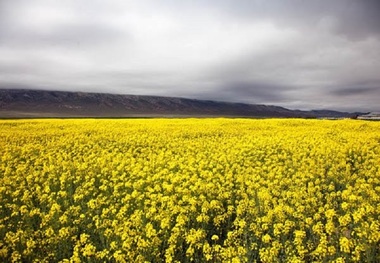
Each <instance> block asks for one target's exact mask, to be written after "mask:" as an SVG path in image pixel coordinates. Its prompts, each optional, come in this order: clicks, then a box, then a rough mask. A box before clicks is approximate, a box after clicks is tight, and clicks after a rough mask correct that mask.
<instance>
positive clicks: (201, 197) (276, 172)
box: [0, 119, 380, 262]
mask: <svg viewBox="0 0 380 263" xmlns="http://www.w3.org/2000/svg"><path fill="white" fill-rule="evenodd" d="M0 261H2V262H20V261H23V262H330V261H331V262H334V261H335V262H352V261H354V262H355V261H356V262H364V261H366V262H380V123H379V122H365V121H354V120H341V121H327V120H275V119H273V120H249V119H143V120H142V119H129V120H91V119H83V120H2V121H0Z"/></svg>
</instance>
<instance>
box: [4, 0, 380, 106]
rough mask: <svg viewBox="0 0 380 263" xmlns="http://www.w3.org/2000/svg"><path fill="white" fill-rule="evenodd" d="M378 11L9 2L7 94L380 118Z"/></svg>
mask: <svg viewBox="0 0 380 263" xmlns="http://www.w3.org/2000/svg"><path fill="white" fill-rule="evenodd" d="M379 11H380V2H379V1H377V0H366V1H357V0H335V1H327V0H326V1H301V0H273V1H263V0H242V1H238V2H237V1H232V0H210V1H202V0H196V1H187V0H185V1H174V0H161V1H153V0H146V1H122V0H110V1H107V2H104V1H100V0H93V1H74V0H67V1H58V0H50V1H48V0H35V1H27V0H16V1H13V0H12V1H11V0H3V1H0V57H1V60H0V88H7V87H14V88H22V87H24V88H25V87H30V88H39V89H53V90H80V91H95V92H111V93H123V94H142V95H161V96H184V97H190V98H198V99H218V100H225V101H234V102H246V103H260V104H276V105H280V106H285V107H290V108H301V109H318V108H331V109H337V110H364V111H370V110H377V111H379V110H380V109H379V108H378V107H379V106H378V98H379V97H380V91H379V90H380V78H379V75H380V74H379V73H380V72H379V68H380V16H379V15H378V14H379Z"/></svg>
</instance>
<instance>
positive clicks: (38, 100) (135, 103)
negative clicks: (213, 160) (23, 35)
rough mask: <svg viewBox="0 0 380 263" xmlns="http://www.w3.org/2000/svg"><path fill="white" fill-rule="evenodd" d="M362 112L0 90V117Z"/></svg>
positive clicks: (332, 115)
mask: <svg viewBox="0 0 380 263" xmlns="http://www.w3.org/2000/svg"><path fill="white" fill-rule="evenodd" d="M362 114H363V113H358V112H355V113H349V112H339V111H331V110H312V111H301V110H290V109H286V108H283V107H278V106H271V105H261V104H245V103H230V102H220V101H212V100H196V99H186V98H175V97H159V96H139V95H116V94H107V93H87V92H66V91H47V90H21V89H0V118H47V117H49V118H50V117H51V118H53V117H57V118H65V117H66V118H70V117H83V118H84V117H95V118H96V117H99V118H101V117H104V118H123V117H251V118H355V117H357V116H358V115H362Z"/></svg>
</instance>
